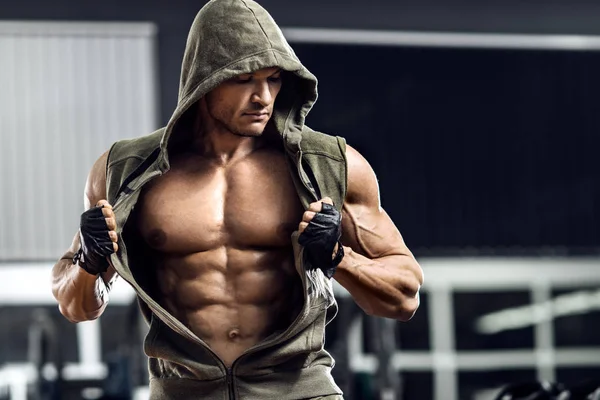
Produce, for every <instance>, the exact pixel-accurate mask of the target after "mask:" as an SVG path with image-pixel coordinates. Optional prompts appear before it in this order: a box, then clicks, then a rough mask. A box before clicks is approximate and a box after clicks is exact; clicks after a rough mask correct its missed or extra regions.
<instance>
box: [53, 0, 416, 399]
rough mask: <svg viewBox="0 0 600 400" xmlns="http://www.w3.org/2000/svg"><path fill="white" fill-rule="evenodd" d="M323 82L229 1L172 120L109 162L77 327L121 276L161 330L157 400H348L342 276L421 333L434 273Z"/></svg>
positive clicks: (87, 227)
mask: <svg viewBox="0 0 600 400" xmlns="http://www.w3.org/2000/svg"><path fill="white" fill-rule="evenodd" d="M316 97H317V91H316V79H315V77H314V76H313V75H312V74H311V73H310V72H309V71H308V70H307V69H306V68H305V67H304V66H302V64H301V63H300V61H299V60H298V59H297V57H296V56H295V54H294V53H293V51H292V50H291V48H290V47H289V45H288V44H287V42H286V41H285V39H284V38H283V36H282V34H281V32H280V30H279V28H278V27H277V25H276V24H275V22H274V21H273V20H272V19H271V17H270V16H269V14H268V13H267V12H266V11H265V10H264V9H263V8H261V7H260V6H259V5H258V4H256V3H255V2H253V1H251V0H212V1H210V2H209V3H208V4H207V5H206V6H205V7H204V8H203V9H202V10H201V11H200V12H199V14H198V16H197V17H196V19H195V21H194V24H193V26H192V28H191V31H190V36H189V39H188V42H187V47H186V52H185V55H184V61H183V68H182V75H181V86H180V92H179V102H178V106H177V108H176V110H175V112H174V113H173V116H172V118H171V120H170V121H169V123H168V125H167V126H166V127H165V128H163V129H160V130H158V131H157V132H154V133H152V134H150V135H148V136H144V137H141V138H137V139H131V140H124V141H120V142H117V143H115V144H114V145H113V146H112V147H111V149H110V150H109V151H107V152H106V153H105V154H103V155H102V156H101V157H100V158H99V159H98V160H97V162H96V163H95V164H94V166H93V168H92V170H91V172H90V174H89V177H88V181H87V184H86V189H85V199H86V211H85V212H84V213H83V215H82V217H81V226H80V230H79V232H78V233H77V235H76V236H75V238H74V240H73V243H72V245H71V247H70V248H69V250H68V251H67V252H66V253H65V255H64V256H63V257H62V258H61V259H60V260H59V261H58V262H57V264H56V265H55V267H54V269H53V293H54V296H55V297H56V299H57V300H58V303H59V307H60V310H61V312H62V314H63V315H64V316H65V317H66V318H68V319H69V320H70V321H73V322H79V321H85V320H90V319H94V318H97V317H99V316H100V315H101V314H102V312H103V311H104V309H105V307H106V304H107V301H108V291H109V289H110V284H111V282H112V280H113V279H114V278H115V277H116V276H117V275H118V276H120V277H122V278H123V279H125V280H126V281H127V282H128V283H129V284H131V285H132V286H133V288H134V289H135V290H136V293H137V295H138V297H139V299H140V305H141V308H142V311H143V312H144V315H145V317H146V319H147V321H148V323H149V324H150V330H149V333H148V335H147V337H146V340H145V344H144V349H145V352H146V354H147V355H148V356H149V370H150V392H151V398H152V399H177V400H185V399H226V398H229V399H238V398H240V399H278V400H279V399H290V400H291V399H312V398H331V399H339V398H341V395H342V394H341V391H340V390H339V388H338V387H337V385H335V383H334V382H333V379H332V378H331V373H330V372H331V368H332V367H333V360H332V359H331V356H330V355H329V354H328V353H327V352H326V351H325V350H324V349H323V344H324V330H325V325H326V323H327V322H329V321H330V320H331V318H333V317H334V315H335V313H336V311H337V306H336V302H335V299H334V297H333V293H332V283H331V279H332V278H333V279H335V280H336V281H338V282H339V283H340V284H341V285H342V286H343V287H345V288H346V289H347V290H348V291H349V293H350V294H351V295H352V296H353V298H354V299H355V301H356V303H357V304H358V305H359V306H360V307H361V308H362V309H363V310H364V311H365V312H366V313H367V314H369V315H375V316H381V317H387V318H395V319H398V320H401V321H406V320H408V319H410V318H411V317H412V315H413V314H414V313H415V311H416V309H417V307H418V304H419V296H418V293H419V288H420V285H421V284H422V280H423V276H422V271H421V269H420V267H419V265H418V264H417V262H416V261H415V259H414V257H413V256H412V254H411V253H410V251H409V250H408V248H407V247H406V245H405V244H404V241H403V239H402V237H401V235H400V233H399V232H398V230H397V228H396V227H395V226H394V224H393V222H392V221H391V220H390V218H389V217H388V215H387V214H386V213H385V211H384V210H383V209H382V208H381V206H380V201H379V191H378V186H377V180H376V177H375V174H374V173H373V170H372V169H371V167H370V166H369V164H368V163H367V161H366V160H365V159H364V158H363V157H362V156H361V155H360V154H359V153H358V152H357V151H356V150H354V149H352V148H351V147H349V146H346V144H345V141H344V140H343V139H342V138H339V137H334V136H329V135H325V134H322V133H318V132H315V131H313V130H311V129H310V128H308V127H307V126H305V124H304V120H305V117H306V115H307V114H308V112H309V110H310V108H311V106H312V104H313V103H314V101H315V100H316Z"/></svg>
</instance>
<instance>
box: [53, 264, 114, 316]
mask: <svg viewBox="0 0 600 400" xmlns="http://www.w3.org/2000/svg"><path fill="white" fill-rule="evenodd" d="M69 255H70V254H69V253H67V254H66V255H65V256H64V257H63V258H61V259H60V260H59V261H58V262H57V263H56V265H55V266H54V268H53V269H52V293H53V295H54V297H55V298H56V300H57V301H58V305H59V310H60V312H61V314H63V315H64V316H65V317H66V318H67V319H68V320H69V321H71V322H81V321H88V320H92V319H96V318H98V317H99V316H100V315H101V314H102V312H103V311H104V308H105V307H106V304H107V301H108V297H107V288H106V285H105V283H104V280H103V279H102V277H101V276H100V275H91V274H89V273H87V272H86V271H84V270H83V269H82V268H81V267H79V266H78V265H77V264H73V259H72V256H71V257H69Z"/></svg>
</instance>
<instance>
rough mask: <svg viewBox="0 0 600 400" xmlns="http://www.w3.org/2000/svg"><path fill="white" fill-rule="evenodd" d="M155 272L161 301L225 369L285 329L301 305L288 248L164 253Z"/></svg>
mask: <svg viewBox="0 0 600 400" xmlns="http://www.w3.org/2000/svg"><path fill="white" fill-rule="evenodd" d="M157 271H158V272H157V278H158V287H159V291H160V297H161V298H160V299H159V301H160V302H161V303H162V305H163V306H164V307H165V308H166V309H167V311H169V312H170V313H171V314H172V315H173V316H175V317H176V318H178V319H179V320H180V321H181V322H182V323H183V324H184V325H186V326H187V327H188V328H189V329H190V330H191V331H192V332H193V333H195V334H196V335H197V336H198V337H199V338H200V339H202V340H204V341H205V342H206V344H207V345H208V346H209V347H210V348H211V350H212V351H213V352H214V353H215V354H216V355H217V356H219V358H220V359H221V360H222V361H223V362H224V363H225V364H226V365H227V366H230V365H231V364H232V363H233V362H234V361H235V359H237V358H238V357H239V356H240V355H241V354H242V353H244V351H246V350H247V349H249V348H250V347H252V346H254V345H256V344H257V343H259V342H260V341H261V340H263V339H265V338H266V337H267V336H269V335H271V334H272V333H275V332H277V331H283V330H285V329H286V328H287V327H288V326H289V325H290V324H291V323H292V322H293V320H294V319H295V317H296V316H297V315H298V312H299V310H300V306H301V302H302V295H301V290H300V288H301V282H300V278H299V276H298V274H297V273H296V271H295V267H294V262H293V256H292V249H291V247H286V248H274V249H260V250H259V249H235V248H228V247H225V246H223V247H220V248H217V249H213V250H208V251H204V252H201V253H194V254H189V255H183V256H182V255H177V256H175V255H164V256H162V257H161V259H160V260H159V262H158V268H157Z"/></svg>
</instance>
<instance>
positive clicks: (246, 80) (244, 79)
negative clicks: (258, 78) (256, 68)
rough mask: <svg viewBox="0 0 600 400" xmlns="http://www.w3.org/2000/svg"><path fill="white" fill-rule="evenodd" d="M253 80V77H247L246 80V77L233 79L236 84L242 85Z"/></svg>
mask: <svg viewBox="0 0 600 400" xmlns="http://www.w3.org/2000/svg"><path fill="white" fill-rule="evenodd" d="M251 80H252V77H250V76H249V77H247V78H245V77H237V78H234V79H233V81H234V82H235V83H240V84H241V83H249V82H250V81H251Z"/></svg>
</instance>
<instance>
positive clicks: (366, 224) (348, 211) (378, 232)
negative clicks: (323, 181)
mask: <svg viewBox="0 0 600 400" xmlns="http://www.w3.org/2000/svg"><path fill="white" fill-rule="evenodd" d="M342 243H343V244H344V245H345V246H349V247H351V248H352V250H354V251H355V252H357V253H359V254H362V255H363V256H365V257H368V258H371V259H375V258H379V257H384V256H389V255H394V254H399V255H408V254H410V251H409V250H408V248H407V247H406V245H405V243H404V240H403V239H402V235H401V234H400V232H399V231H398V228H396V226H395V225H394V222H393V221H392V220H391V218H390V217H389V215H388V214H387V213H386V212H385V210H383V209H381V208H378V207H377V208H374V207H367V206H361V205H351V204H345V205H344V207H343V209H342Z"/></svg>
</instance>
